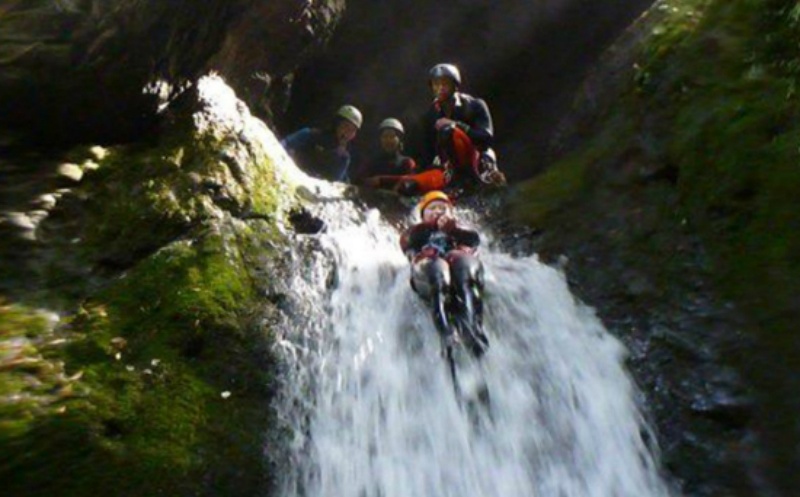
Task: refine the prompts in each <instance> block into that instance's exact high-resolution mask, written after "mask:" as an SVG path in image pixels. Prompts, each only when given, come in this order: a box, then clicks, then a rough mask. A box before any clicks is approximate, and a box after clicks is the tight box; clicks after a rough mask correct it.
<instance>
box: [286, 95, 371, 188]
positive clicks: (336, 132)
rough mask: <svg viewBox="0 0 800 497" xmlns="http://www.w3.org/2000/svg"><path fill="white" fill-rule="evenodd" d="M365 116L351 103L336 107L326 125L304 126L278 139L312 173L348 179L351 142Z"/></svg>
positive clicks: (299, 163) (300, 164)
mask: <svg viewBox="0 0 800 497" xmlns="http://www.w3.org/2000/svg"><path fill="white" fill-rule="evenodd" d="M363 121H364V119H363V117H362V115H361V111H359V110H358V109H357V108H355V107H353V106H352V105H344V106H342V107H340V108H339V110H338V111H337V112H336V115H335V117H334V119H333V122H332V123H331V125H330V126H329V127H328V128H325V129H320V128H303V129H301V130H299V131H296V132H294V133H292V134H291V135H289V136H287V137H286V138H284V139H283V140H282V141H281V145H283V148H285V149H286V151H287V152H288V153H289V155H290V156H291V157H292V159H294V161H295V162H296V163H297V165H298V166H300V168H301V169H303V170H304V171H305V172H306V173H308V174H310V175H311V176H314V177H317V178H321V179H326V180H328V181H342V182H349V181H350V178H349V169H350V162H351V156H350V142H352V141H353V139H354V138H355V137H356V134H358V130H359V129H361V124H362V123H363Z"/></svg>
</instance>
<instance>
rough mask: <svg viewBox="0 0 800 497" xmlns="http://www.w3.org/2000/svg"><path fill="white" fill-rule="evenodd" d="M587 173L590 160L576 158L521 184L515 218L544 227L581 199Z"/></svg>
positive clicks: (516, 194)
mask: <svg viewBox="0 0 800 497" xmlns="http://www.w3.org/2000/svg"><path fill="white" fill-rule="evenodd" d="M587 170H588V164H587V161H585V160H584V158H583V157H582V156H575V157H571V158H568V159H565V160H564V162H562V163H561V164H560V165H559V167H557V168H552V169H549V170H547V171H546V172H545V173H543V174H542V175H541V176H539V177H537V178H535V179H534V180H531V181H528V182H526V183H524V184H522V185H520V186H519V187H518V188H517V189H516V191H515V192H514V195H515V197H516V198H517V200H515V201H514V202H513V205H514V210H513V212H512V216H513V218H514V219H515V220H516V221H518V222H522V223H526V224H530V225H535V226H541V225H542V224H543V223H545V222H546V220H547V218H548V216H549V215H551V214H553V213H554V211H556V210H557V209H559V208H563V207H564V206H565V205H566V204H568V203H569V202H570V201H572V200H575V199H576V198H578V197H579V196H580V194H581V193H582V192H583V191H584V189H585V187H586V175H587Z"/></svg>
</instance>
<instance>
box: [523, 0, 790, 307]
mask: <svg viewBox="0 0 800 497" xmlns="http://www.w3.org/2000/svg"><path fill="white" fill-rule="evenodd" d="M798 12H800V7H798V6H797V4H796V3H793V2H788V3H787V2H780V1H772V0H738V1H722V0H672V1H664V2H659V3H657V4H656V5H655V6H654V7H653V9H652V10H651V12H650V17H651V18H652V19H653V20H652V22H651V23H650V24H649V25H648V26H649V28H648V29H649V30H650V31H649V33H648V37H647V38H646V40H645V41H644V42H643V43H642V46H641V48H640V50H639V52H638V54H637V63H636V64H635V65H634V68H633V72H632V74H631V81H630V86H629V88H628V90H627V91H626V92H623V94H622V97H621V98H620V99H619V100H618V101H616V102H614V103H613V104H612V109H611V110H610V111H609V112H608V114H607V115H606V116H601V117H602V120H601V122H603V127H602V131H601V132H599V133H596V134H595V135H594V137H592V138H590V139H589V140H587V141H586V143H585V144H584V145H582V146H581V147H579V148H578V149H577V150H576V151H574V152H573V153H572V154H570V155H569V156H568V157H566V158H564V159H563V160H561V161H560V162H559V163H557V164H555V165H554V166H553V167H552V168H551V169H550V170H549V171H548V172H546V173H545V175H543V176H542V177H540V178H537V179H535V180H533V181H532V182H531V183H530V184H529V185H526V186H523V187H522V188H521V192H522V195H519V196H518V198H517V201H516V213H517V215H518V218H520V219H522V220H525V221H527V222H529V223H534V224H537V225H541V224H546V223H547V217H548V216H551V215H553V214H554V213H555V212H556V211H557V210H558V207H559V206H560V205H563V204H564V203H565V202H569V201H570V199H574V198H576V195H578V194H579V193H583V194H587V193H588V192H589V191H599V190H601V189H608V187H609V185H608V184H606V183H608V181H605V183H604V180H603V178H605V180H607V179H608V178H610V177H614V176H615V175H617V176H618V175H620V171H621V170H623V169H624V168H625V167H626V165H625V163H626V162H627V161H629V156H630V155H631V154H633V155H635V156H636V157H637V161H638V162H639V163H640V164H643V165H646V164H647V163H655V164H660V166H659V167H668V168H671V169H673V170H674V171H675V172H674V176H675V177H676V178H677V184H676V187H677V193H678V200H679V202H678V205H677V206H676V208H674V209H672V208H665V209H662V211H663V212H664V215H665V216H674V217H677V218H678V219H681V218H682V219H686V220H688V222H689V223H690V225H691V226H692V227H693V228H694V229H695V230H696V231H697V232H698V233H699V234H700V235H701V236H702V237H703V239H704V241H705V243H706V245H707V248H708V249H709V252H710V254H711V255H712V257H713V259H714V261H715V262H714V265H715V267H716V268H717V270H716V271H715V273H716V274H717V275H718V276H717V279H718V283H719V284H720V288H721V289H722V290H723V292H724V293H725V294H726V295H727V296H729V297H731V298H734V299H736V300H738V301H739V302H741V303H743V304H744V305H745V306H747V307H748V308H749V309H750V310H751V311H752V312H754V313H755V314H756V315H757V316H759V317H761V318H762V319H764V320H769V319H770V318H771V317H774V316H775V315H783V314H785V313H787V312H789V311H791V310H792V309H793V305H794V304H793V302H794V299H795V296H796V295H797V294H798V292H800V265H798V257H797V256H796V255H795V254H797V253H800V230H798V227H800V213H799V212H798V210H797V209H796V206H795V203H796V201H795V199H796V192H797V191H800V172H799V171H798V170H797V164H798V159H800V146H799V144H800V141H798V139H797V137H798V136H800V119H798V118H800V115H798V112H800V111H798V109H800V105H799V104H800V97H799V96H798V92H797V83H798V76H800V55H798V54H800V52H798V50H797V48H798V40H799V39H800V27H799V24H800V21H799V19H800V14H798ZM643 143H644V144H646V146H642V145H641V144H643ZM638 154H641V156H639V155H638ZM586 171H589V172H588V173H587V172H586ZM587 177H588V178H592V179H591V180H590V181H588V184H589V186H588V188H587V187H586V185H587V182H586V178H587ZM628 179H629V180H633V179H635V178H633V177H631V178H628ZM628 184H629V187H628V189H629V190H631V189H636V188H638V187H636V186H635V181H628ZM665 198H666V197H665ZM643 201H645V202H646V201H647V200H643ZM766 268H770V269H769V270H766ZM763 295H770V299H769V303H766V302H764V300H765V299H764V298H763ZM773 322H774V320H773Z"/></svg>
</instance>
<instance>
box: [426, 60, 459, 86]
mask: <svg viewBox="0 0 800 497" xmlns="http://www.w3.org/2000/svg"><path fill="white" fill-rule="evenodd" d="M433 78H450V79H452V80H453V82H454V83H455V84H456V87H458V86H461V71H459V70H458V68H457V67H456V66H454V65H453V64H436V65H435V66H433V67H432V68H431V70H430V72H429V73H428V81H432V80H433Z"/></svg>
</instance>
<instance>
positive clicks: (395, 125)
mask: <svg viewBox="0 0 800 497" xmlns="http://www.w3.org/2000/svg"><path fill="white" fill-rule="evenodd" d="M385 129H393V130H395V131H397V132H398V133H399V134H400V136H403V135H405V134H406V130H405V128H404V127H403V123H401V122H400V121H399V120H397V119H395V118H393V117H389V118H387V119H384V120H383V121H381V124H380V126H378V131H383V130H385Z"/></svg>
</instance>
